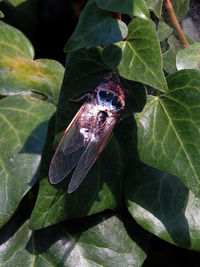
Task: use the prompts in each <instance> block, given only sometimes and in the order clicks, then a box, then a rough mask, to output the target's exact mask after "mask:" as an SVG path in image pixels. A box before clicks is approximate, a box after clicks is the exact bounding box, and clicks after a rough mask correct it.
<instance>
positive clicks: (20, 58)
mask: <svg viewBox="0 0 200 267" xmlns="http://www.w3.org/2000/svg"><path fill="white" fill-rule="evenodd" d="M0 50H1V54H0V94H1V95H13V94H16V93H19V92H23V91H27V90H32V91H36V92H40V93H43V94H45V95H46V96H48V98H49V99H50V101H52V102H53V103H57V101H58V96H59V90H60V87H61V83H62V78H63V74H64V68H63V66H62V65H61V64H60V63H58V62H57V61H55V60H50V59H37V60H33V57H34V50H33V47H32V45H31V43H30V42H29V40H28V39H27V38H26V37H25V36H24V35H23V34H22V33H21V32H20V31H19V30H17V29H15V28H13V27H12V26H9V25H8V24H5V23H3V22H1V21H0Z"/></svg>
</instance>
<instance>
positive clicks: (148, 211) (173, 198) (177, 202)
mask: <svg viewBox="0 0 200 267" xmlns="http://www.w3.org/2000/svg"><path fill="white" fill-rule="evenodd" d="M126 181H127V184H126V189H125V192H126V193H125V194H126V200H127V206H128V210H129V212H130V213H131V215H132V216H133V218H134V219H135V220H136V221H137V223H138V224H139V225H140V226H142V227H143V228H145V229H146V230H148V231H149V232H151V233H153V234H155V235H157V236H158V237H159V238H161V239H163V240H165V241H167V242H170V243H172V244H175V245H177V246H181V247H184V248H187V249H192V250H196V251H198V252H199V251H200V241H199V235H200V231H199V229H200V225H199V222H200V212H199V207H200V199H199V198H197V197H195V196H194V194H193V193H192V192H191V191H189V190H188V189H187V188H186V187H185V186H184V184H183V183H181V181H180V180H179V179H178V178H177V177H175V176H173V175H170V174H167V173H165V172H163V171H159V170H158V169H154V168H152V167H149V166H145V165H142V164H136V165H135V166H133V165H132V166H131V168H130V169H129V172H128V177H127V179H126Z"/></svg>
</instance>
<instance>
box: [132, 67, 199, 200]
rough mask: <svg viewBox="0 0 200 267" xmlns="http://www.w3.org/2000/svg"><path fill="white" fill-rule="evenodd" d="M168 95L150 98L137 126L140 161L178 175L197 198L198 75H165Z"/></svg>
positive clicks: (190, 71)
mask: <svg viewBox="0 0 200 267" xmlns="http://www.w3.org/2000/svg"><path fill="white" fill-rule="evenodd" d="M167 80H168V86H169V92H168V93H166V94H163V95H161V96H151V97H149V99H148V103H147V105H146V106H145V108H144V110H143V112H142V113H141V114H138V116H136V118H137V123H138V153H139V157H140V159H141V160H142V161H143V162H145V163H147V164H149V165H151V166H154V167H156V168H158V169H162V170H165V171H167V172H169V173H171V174H174V175H176V176H178V177H179V178H180V179H181V180H182V181H183V183H185V185H186V186H187V187H188V188H190V189H191V190H192V192H193V193H194V194H195V195H198V196H199V195H200V133H199V128H200V125H199V122H200V72H199V71H196V70H182V71H179V72H176V73H173V74H171V75H170V76H168V79H167Z"/></svg>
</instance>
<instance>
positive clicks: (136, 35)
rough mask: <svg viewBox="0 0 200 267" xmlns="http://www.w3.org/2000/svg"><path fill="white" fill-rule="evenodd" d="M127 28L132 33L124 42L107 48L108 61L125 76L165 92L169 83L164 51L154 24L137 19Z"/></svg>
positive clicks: (105, 56) (105, 58)
mask: <svg viewBox="0 0 200 267" xmlns="http://www.w3.org/2000/svg"><path fill="white" fill-rule="evenodd" d="M128 29H129V34H128V37H127V39H126V40H125V41H121V42H118V43H116V44H114V45H110V46H108V47H106V48H105V49H104V52H103V59H104V61H105V63H106V64H107V65H108V66H110V67H111V68H112V69H114V70H116V71H117V72H119V74H120V75H121V76H122V77H124V78H127V79H130V80H134V81H139V82H142V83H145V84H147V85H150V86H152V87H154V88H156V89H158V90H160V91H166V90H167V84H166V81H165V77H164V74H163V71H162V58H161V51H160V45H159V42H158V38H157V35H156V31H155V25H154V23H152V22H151V21H148V20H143V19H141V18H136V19H134V20H133V21H132V22H131V23H130V24H129V26H128Z"/></svg>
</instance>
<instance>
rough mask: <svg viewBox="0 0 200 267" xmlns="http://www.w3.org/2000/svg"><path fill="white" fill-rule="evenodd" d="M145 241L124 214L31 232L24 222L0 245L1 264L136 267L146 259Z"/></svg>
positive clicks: (107, 215)
mask: <svg viewBox="0 0 200 267" xmlns="http://www.w3.org/2000/svg"><path fill="white" fill-rule="evenodd" d="M6 230H9V229H5V230H4V231H3V233H2V235H4V236H6ZM2 235H1V237H0V243H2V239H3V238H2ZM148 239H149V237H148V234H147V233H146V232H145V231H144V230H142V229H141V228H139V227H138V225H137V224H136V223H135V222H134V221H133V220H131V217H129V216H127V214H126V213H125V214H118V217H117V216H112V215H110V214H102V215H96V216H93V217H90V218H86V219H82V221H81V222H80V220H77V221H71V222H65V223H62V224H59V225H55V226H52V227H48V228H45V229H41V230H38V231H34V232H32V231H30V230H29V229H28V221H27V222H25V223H24V224H23V225H22V226H21V227H20V228H19V230H18V231H17V232H16V233H15V234H14V235H13V236H12V237H10V238H9V239H8V240H7V241H6V242H4V243H3V244H2V245H1V246H0V251H1V254H0V262H1V265H2V266H18V265H20V266H21V265H24V266H29V265H31V266H69V267H70V266H91V265H92V266H99V265H101V266H106V267H109V266H111V265H113V266H124V267H126V266H135V267H139V266H142V263H143V262H144V260H145V258H146V249H147V245H148ZM138 240H140V241H139V243H138Z"/></svg>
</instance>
